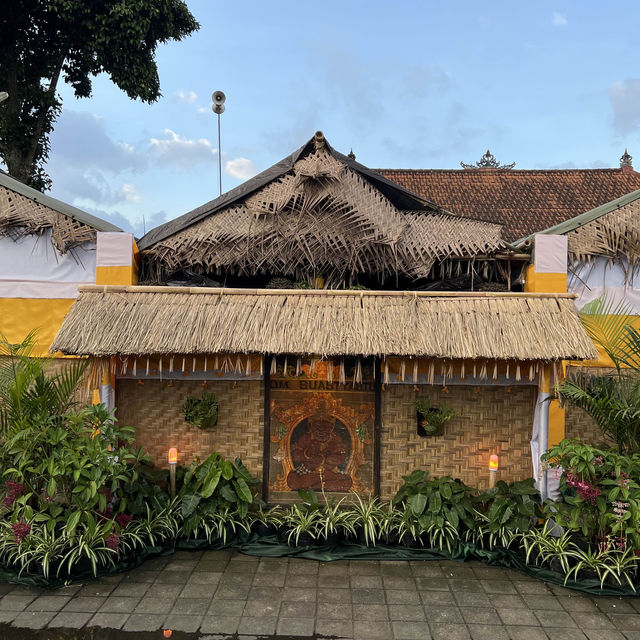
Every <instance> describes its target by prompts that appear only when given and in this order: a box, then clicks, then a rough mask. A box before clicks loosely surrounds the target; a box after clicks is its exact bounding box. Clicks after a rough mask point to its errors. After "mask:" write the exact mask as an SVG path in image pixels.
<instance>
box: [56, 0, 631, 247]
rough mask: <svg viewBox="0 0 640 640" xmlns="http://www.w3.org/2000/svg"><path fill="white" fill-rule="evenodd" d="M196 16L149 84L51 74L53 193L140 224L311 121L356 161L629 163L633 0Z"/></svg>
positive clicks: (198, 196)
mask: <svg viewBox="0 0 640 640" xmlns="http://www.w3.org/2000/svg"><path fill="white" fill-rule="evenodd" d="M188 5H189V7H190V9H191V11H192V13H193V14H194V15H195V16H196V18H197V19H198V20H199V22H200V24H201V29H200V31H199V32H198V33H196V34H195V35H194V36H192V37H191V38H188V39H187V40H184V41H182V42H179V43H171V44H168V45H163V46H161V47H160V48H159V50H158V55H157V60H158V67H159V73H160V81H161V86H162V92H163V97H162V98H161V99H160V100H159V101H158V102H156V103H154V104H152V105H145V104H142V103H137V102H133V101H131V100H129V99H128V98H127V97H126V96H125V95H124V94H123V93H122V92H120V91H119V90H118V89H117V88H116V87H115V86H114V85H112V84H111V83H110V81H109V79H108V78H107V77H99V78H97V79H96V80H95V82H94V91H93V96H92V97H91V98H90V99H84V100H76V99H75V98H74V97H73V95H72V93H71V91H70V90H69V89H68V88H66V87H63V88H62V91H61V93H62V96H63V99H64V108H63V112H62V115H61V117H60V119H59V121H58V124H57V127H56V129H55V131H54V134H53V135H52V152H51V155H50V161H49V164H48V171H49V173H50V175H51V177H52V179H53V188H52V191H51V194H52V195H53V196H55V197H58V198H60V199H62V200H65V201H67V202H70V203H72V204H75V205H76V206H79V207H81V208H84V209H85V210H87V211H91V212H92V213H95V214H97V215H99V216H101V217H104V218H108V219H111V220H113V221H114V222H115V223H116V224H120V225H121V226H123V227H125V228H127V229H128V230H132V231H134V232H135V233H136V234H138V235H141V233H142V218H143V216H144V218H145V222H146V229H147V231H148V230H149V229H150V228H151V227H153V226H155V225H157V224H159V223H161V222H163V221H165V220H168V219H171V218H174V217H176V216H178V215H181V214H183V213H185V212H187V211H189V210H191V209H192V208H194V207H196V206H198V205H200V204H202V203H204V202H206V201H208V200H210V199H212V198H214V197H215V196H217V194H218V180H217V133H216V131H217V130H216V120H215V116H214V115H213V114H212V112H211V109H210V106H211V93H212V91H213V90H216V89H221V90H223V91H224V92H225V93H226V94H227V104H226V107H227V110H226V112H225V113H224V114H223V116H222V160H223V168H224V174H223V189H224V190H225V191H226V190H228V189H230V188H232V187H234V186H236V185H237V184H239V183H240V182H242V181H243V180H244V179H246V178H248V177H250V176H251V175H253V174H254V173H256V172H258V171H261V170H263V169H265V168H267V167H268V166H270V165H272V164H273V163H275V162H277V161H278V160H280V159H281V158H283V157H284V156H286V155H288V154H289V153H290V152H291V151H293V150H294V149H296V148H298V147H299V146H300V145H302V144H303V143H304V142H305V141H306V140H308V139H309V138H310V137H311V136H312V135H313V133H314V131H315V130H317V129H322V130H323V131H324V132H325V135H326V136H327V138H328V140H329V141H330V142H331V144H332V145H333V146H334V147H336V148H337V149H338V150H340V151H343V152H345V153H346V152H348V151H349V149H350V148H353V150H354V152H355V153H356V155H357V158H358V160H359V161H361V162H362V163H364V164H366V165H368V166H370V167H387V168H407V167H409V168H459V166H460V165H459V163H460V161H461V160H462V161H465V162H474V161H476V160H478V159H479V158H480V156H481V155H482V154H483V153H484V152H485V151H486V149H487V148H490V149H491V151H492V152H493V153H494V154H495V156H496V157H497V158H498V159H499V160H500V161H502V162H504V163H510V162H514V161H515V162H516V163H517V167H518V168H523V169H525V168H562V167H569V168H570V167H613V166H618V158H619V157H620V155H621V154H622V152H623V151H624V148H625V147H628V148H629V151H630V153H631V154H632V155H634V152H635V154H636V156H637V162H636V164H637V165H638V166H640V47H639V46H638V44H637V34H638V32H640V17H639V16H640V14H639V11H638V7H637V4H636V3H635V2H631V1H627V2H613V1H612V2H606V3H605V2H601V1H598V2H596V1H577V0H576V1H574V2H566V1H565V2H562V1H557V2H545V1H542V2H527V3H525V2H513V1H510V2H494V1H489V2H467V1H462V0H458V1H457V2H414V1H408V0H407V1H404V2H388V1H387V2H378V1H372V0H368V1H361V0H357V1H356V0H342V1H341V2H334V1H330V0H325V2H322V3H319V4H318V3H313V4H312V3H310V2H306V1H303V0H297V1H286V2H283V1H279V2H264V1H262V2H257V1H256V2H254V1H249V2H238V1H235V2H230V1H227V0H216V1H215V2H213V1H211V0H188Z"/></svg>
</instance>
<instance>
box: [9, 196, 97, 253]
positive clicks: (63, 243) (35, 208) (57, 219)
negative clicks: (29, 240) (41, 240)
mask: <svg viewBox="0 0 640 640" xmlns="http://www.w3.org/2000/svg"><path fill="white" fill-rule="evenodd" d="M48 229H51V242H52V243H53V245H54V247H55V248H56V249H58V251H59V252H60V253H63V254H64V253H66V252H67V251H70V250H71V249H73V248H74V247H78V246H80V245H81V244H83V243H84V242H88V241H89V242H95V239H96V230H95V229H94V228H93V227H90V226H89V225H86V224H84V223H82V222H80V221H78V220H74V219H73V218H70V217H69V216H65V215H63V214H62V213H59V212H58V211H55V210H54V209H51V208H50V207H47V206H46V205H43V204H40V203H38V202H35V201H34V200H32V199H31V198H27V197H25V196H23V195H22V194H20V193H17V192H16V191H13V190H12V189H8V188H7V187H4V186H1V185H0V236H7V237H10V238H13V239H18V238H21V237H23V236H25V235H31V234H35V235H41V234H42V233H44V232H45V231H46V230H48Z"/></svg>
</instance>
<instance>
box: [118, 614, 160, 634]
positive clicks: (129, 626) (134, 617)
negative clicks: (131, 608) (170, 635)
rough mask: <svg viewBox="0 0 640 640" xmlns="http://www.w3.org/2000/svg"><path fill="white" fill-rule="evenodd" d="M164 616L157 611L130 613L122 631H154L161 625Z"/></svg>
mask: <svg viewBox="0 0 640 640" xmlns="http://www.w3.org/2000/svg"><path fill="white" fill-rule="evenodd" d="M165 617H166V616H165V615H162V614H157V613H132V614H131V615H130V616H129V619H128V620H127V621H126V622H125V623H124V626H123V627H122V629H123V631H156V630H157V629H160V628H161V627H162V625H163V623H164V619H165Z"/></svg>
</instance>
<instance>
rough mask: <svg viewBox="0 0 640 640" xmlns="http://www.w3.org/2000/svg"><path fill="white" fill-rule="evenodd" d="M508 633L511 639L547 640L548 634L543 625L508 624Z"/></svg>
mask: <svg viewBox="0 0 640 640" xmlns="http://www.w3.org/2000/svg"><path fill="white" fill-rule="evenodd" d="M507 633H508V634H509V637H510V638H511V640H547V634H546V633H545V632H544V631H543V629H542V627H512V626H507Z"/></svg>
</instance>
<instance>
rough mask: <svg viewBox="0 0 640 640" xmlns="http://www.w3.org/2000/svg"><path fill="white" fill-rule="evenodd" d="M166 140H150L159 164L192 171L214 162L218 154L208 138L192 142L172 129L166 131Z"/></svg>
mask: <svg viewBox="0 0 640 640" xmlns="http://www.w3.org/2000/svg"><path fill="white" fill-rule="evenodd" d="M164 134H165V136H166V137H165V138H150V139H149V145H150V147H151V151H152V152H153V153H154V154H155V160H156V162H157V163H158V164H163V165H175V166H178V167H181V168H183V169H190V168H192V167H193V166H194V165H196V164H199V163H201V162H212V161H214V160H215V157H216V155H217V153H218V151H217V149H216V148H215V147H214V146H213V144H211V142H210V141H209V140H207V138H198V139H197V140H190V139H189V138H185V137H183V136H181V135H180V134H179V133H176V132H175V131H172V130H171V129H165V130H164Z"/></svg>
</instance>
